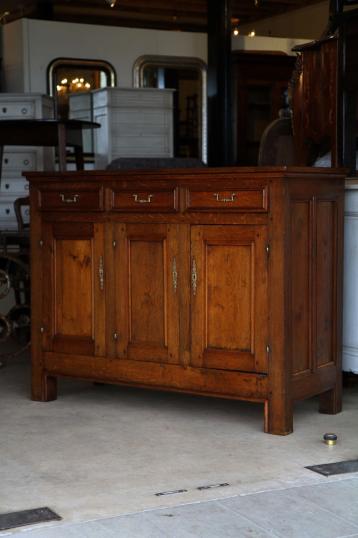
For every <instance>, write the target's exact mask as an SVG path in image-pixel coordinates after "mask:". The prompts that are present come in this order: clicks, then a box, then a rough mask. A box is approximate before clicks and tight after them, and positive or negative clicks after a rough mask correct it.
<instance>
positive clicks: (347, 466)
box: [305, 460, 358, 476]
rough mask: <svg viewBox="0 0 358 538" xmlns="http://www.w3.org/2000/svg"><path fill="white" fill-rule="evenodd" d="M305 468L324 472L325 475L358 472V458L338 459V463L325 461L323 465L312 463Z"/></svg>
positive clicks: (320, 472)
mask: <svg viewBox="0 0 358 538" xmlns="http://www.w3.org/2000/svg"><path fill="white" fill-rule="evenodd" d="M305 468H306V469H309V470H310V471H314V472H315V473H319V474H323V475H324V476H332V475H335V474H345V473H358V460H347V461H338V462H336V463H324V464H323V465H310V466H308V467H305Z"/></svg>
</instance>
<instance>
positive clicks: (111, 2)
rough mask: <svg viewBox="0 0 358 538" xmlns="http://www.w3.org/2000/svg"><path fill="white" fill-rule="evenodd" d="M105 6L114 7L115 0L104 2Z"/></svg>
mask: <svg viewBox="0 0 358 538" xmlns="http://www.w3.org/2000/svg"><path fill="white" fill-rule="evenodd" d="M106 2H107V4H109V7H114V6H115V5H116V3H117V0H106Z"/></svg>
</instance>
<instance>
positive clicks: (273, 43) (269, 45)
mask: <svg viewBox="0 0 358 538" xmlns="http://www.w3.org/2000/svg"><path fill="white" fill-rule="evenodd" d="M306 42H307V39H291V38H283V37H263V36H255V37H247V36H243V35H239V36H237V37H233V39H232V50H256V51H260V52H262V51H270V52H272V51H275V52H284V53H285V54H289V55H293V54H294V53H293V52H292V48H293V47H295V46H296V45H302V44H303V43H306Z"/></svg>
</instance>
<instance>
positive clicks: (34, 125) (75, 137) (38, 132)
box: [0, 119, 100, 177]
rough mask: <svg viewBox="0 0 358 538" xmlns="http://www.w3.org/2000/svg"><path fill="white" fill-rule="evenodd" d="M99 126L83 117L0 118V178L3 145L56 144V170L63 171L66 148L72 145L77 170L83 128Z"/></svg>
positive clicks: (81, 151)
mask: <svg viewBox="0 0 358 538" xmlns="http://www.w3.org/2000/svg"><path fill="white" fill-rule="evenodd" d="M97 127H100V124H99V123H95V122H92V121H84V120H61V119H56V120H52V119H40V120H22V119H21V120H1V121H0V177H1V164H2V154H3V148H4V146H56V147H57V148H58V159H59V169H60V171H62V172H63V171H65V170H66V147H67V146H70V147H73V148H74V152H75V159H76V167H77V170H83V168H84V161H83V140H82V132H83V130H84V129H93V128H97Z"/></svg>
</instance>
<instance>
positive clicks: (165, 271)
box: [114, 224, 179, 363]
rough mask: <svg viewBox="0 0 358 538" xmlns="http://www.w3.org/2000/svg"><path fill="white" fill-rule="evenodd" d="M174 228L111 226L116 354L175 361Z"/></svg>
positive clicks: (177, 325)
mask: <svg viewBox="0 0 358 538" xmlns="http://www.w3.org/2000/svg"><path fill="white" fill-rule="evenodd" d="M177 228H178V227H177V226H176V225H166V224H152V225H150V226H148V225H146V224H118V225H114V237H115V244H116V249H115V263H114V265H115V290H116V291H115V294H116V319H117V328H118V331H117V335H118V337H117V356H119V357H122V358H128V359H133V360H143V361H151V362H167V363H177V362H178V361H179V298H178V293H179V290H178V279H179V260H178V245H177V244H178V235H177Z"/></svg>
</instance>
